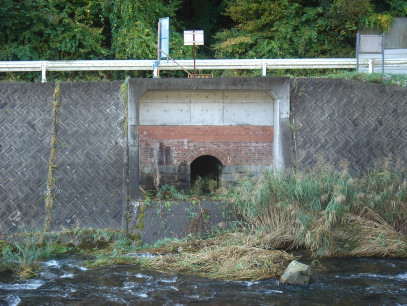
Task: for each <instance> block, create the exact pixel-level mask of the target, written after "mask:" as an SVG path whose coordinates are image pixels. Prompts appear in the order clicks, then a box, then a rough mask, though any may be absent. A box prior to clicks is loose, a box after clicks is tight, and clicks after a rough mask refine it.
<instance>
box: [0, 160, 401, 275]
mask: <svg viewBox="0 0 407 306" xmlns="http://www.w3.org/2000/svg"><path fill="white" fill-rule="evenodd" d="M405 174H406V173H404V172H400V171H393V170H389V169H378V170H375V171H371V172H369V173H367V174H366V175H365V176H362V177H357V178H356V177H352V176H351V175H349V174H348V173H347V172H346V171H341V172H337V171H333V170H331V169H328V168H326V167H320V168H318V169H314V170H313V171H312V172H308V173H288V174H284V175H277V174H273V173H266V174H265V175H264V176H263V177H262V178H261V179H260V180H257V181H245V182H242V183H241V184H239V185H238V186H236V187H234V188H230V189H229V190H228V191H227V194H223V195H222V198H223V199H225V200H228V201H229V205H228V207H229V209H231V210H233V214H234V215H236V216H237V220H236V222H235V223H234V224H235V226H234V227H231V228H228V229H225V228H222V229H217V231H215V232H212V233H207V234H206V235H205V237H202V236H188V237H186V238H184V239H181V240H179V239H164V240H161V241H158V242H156V243H155V244H154V245H143V244H142V243H141V241H140V239H139V237H138V235H137V234H135V235H131V234H125V233H122V232H119V231H108V230H97V229H79V228H78V229H71V230H66V231H62V232H58V233H22V234H18V235H14V236H13V237H11V238H10V239H9V240H8V241H1V243H0V249H1V252H0V254H1V264H0V271H3V272H5V271H9V272H12V273H16V274H17V275H19V276H20V277H21V278H30V277H34V276H35V275H36V271H38V263H39V262H40V261H41V260H46V259H49V258H61V257H67V256H72V255H75V256H80V257H81V258H86V259H87V262H86V265H87V267H89V268H96V267H100V266H108V265H115V264H136V265H138V266H140V267H141V268H143V269H148V270H154V271H159V272H166V273H181V274H193V275H197V276H202V277H208V278H215V279H223V280H259V279H267V278H278V277H280V276H281V274H282V273H283V271H284V269H285V267H286V266H287V265H288V263H289V262H290V261H291V260H293V259H298V258H299V257H298V256H294V255H292V254H291V253H292V252H296V251H297V250H304V251H305V253H306V254H308V256H307V257H309V258H314V259H315V258H316V259H318V258H338V257H376V258H377V257H382V258H407V224H406V222H405V220H407V181H406V180H405V178H406V175H405ZM216 196H217V197H218V198H219V194H216ZM171 200H172V199H171V197H169V198H167V199H166V201H171ZM309 258H306V257H305V258H304V257H302V258H300V260H301V259H304V260H308V261H310V259H309Z"/></svg>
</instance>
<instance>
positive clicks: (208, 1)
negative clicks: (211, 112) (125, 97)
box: [0, 0, 407, 60]
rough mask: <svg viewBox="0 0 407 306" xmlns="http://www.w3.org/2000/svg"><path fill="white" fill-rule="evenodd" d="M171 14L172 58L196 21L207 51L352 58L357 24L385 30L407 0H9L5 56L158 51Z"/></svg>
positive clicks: (1, 39) (2, 15)
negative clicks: (161, 25)
mask: <svg viewBox="0 0 407 306" xmlns="http://www.w3.org/2000/svg"><path fill="white" fill-rule="evenodd" d="M165 16H170V17H171V49H170V50H171V55H172V56H173V57H174V58H188V57H190V56H191V50H190V48H186V47H184V46H183V44H182V30H184V29H193V28H195V29H198V28H200V29H203V30H205V41H206V44H205V46H204V47H202V48H200V56H204V57H214V56H215V57H220V58H222V57H230V58H244V57H250V58H262V57H266V58H273V57H321V56H322V57H324V56H326V57H332V56H344V57H347V56H352V54H353V52H354V41H355V33H356V31H357V29H359V28H362V27H381V28H383V29H385V28H386V27H388V26H389V25H390V24H391V22H392V18H393V17H394V16H407V0H311V1H305V0H201V1H197V0H117V1H111V0H73V1H66V0H37V1H29V0H3V1H2V5H1V6H0V29H1V31H0V45H1V48H0V60H40V59H47V60H60V59H115V58H116V59H146V58H155V55H156V33H157V21H158V18H160V17H165Z"/></svg>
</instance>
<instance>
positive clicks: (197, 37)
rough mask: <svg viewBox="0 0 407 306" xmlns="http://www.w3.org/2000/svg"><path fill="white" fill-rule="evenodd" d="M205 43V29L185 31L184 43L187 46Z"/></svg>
mask: <svg viewBox="0 0 407 306" xmlns="http://www.w3.org/2000/svg"><path fill="white" fill-rule="evenodd" d="M203 44H204V31H203V30H192V31H184V45H185V46H193V45H195V46H199V45H203Z"/></svg>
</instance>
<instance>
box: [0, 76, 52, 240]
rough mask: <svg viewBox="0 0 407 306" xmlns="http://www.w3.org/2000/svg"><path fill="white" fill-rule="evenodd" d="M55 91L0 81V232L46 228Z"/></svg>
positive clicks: (44, 86)
mask: <svg viewBox="0 0 407 306" xmlns="http://www.w3.org/2000/svg"><path fill="white" fill-rule="evenodd" d="M53 92H54V85H53V84H23V83H0V234H4V233H13V232H17V231H23V230H35V229H39V228H41V227H42V225H43V221H44V214H45V213H44V196H45V192H46V183H47V165H48V157H49V143H50V133H51V124H52V122H51V119H52V107H51V103H52V95H53Z"/></svg>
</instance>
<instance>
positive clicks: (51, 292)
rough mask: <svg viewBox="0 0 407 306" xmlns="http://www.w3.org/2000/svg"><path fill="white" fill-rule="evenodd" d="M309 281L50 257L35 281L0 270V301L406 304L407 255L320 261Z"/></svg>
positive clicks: (156, 303) (154, 303)
mask: <svg viewBox="0 0 407 306" xmlns="http://www.w3.org/2000/svg"><path fill="white" fill-rule="evenodd" d="M316 270H317V271H316V272H315V273H314V274H315V277H314V280H313V282H312V284H310V285H309V286H304V287H301V286H288V285H281V284H279V283H278V281H276V280H265V281H257V282H247V281H214V280H209V279H204V278H198V277H192V276H184V275H167V274H160V273H153V272H149V271H143V270H140V268H138V267H137V266H115V267H109V268H98V269H86V268H84V267H82V266H81V261H80V260H78V259H64V260H50V261H47V262H44V263H43V264H42V270H41V273H40V274H39V276H38V277H37V278H36V279H31V280H27V281H17V280H16V279H13V278H12V276H11V275H0V305H190V304H193V305H407V260H387V259H386V260H385V259H331V260H322V261H321V264H320V265H319V267H318V268H317V269H316Z"/></svg>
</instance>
